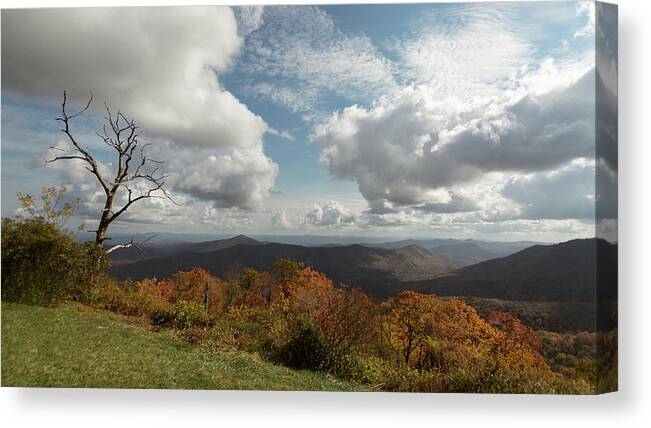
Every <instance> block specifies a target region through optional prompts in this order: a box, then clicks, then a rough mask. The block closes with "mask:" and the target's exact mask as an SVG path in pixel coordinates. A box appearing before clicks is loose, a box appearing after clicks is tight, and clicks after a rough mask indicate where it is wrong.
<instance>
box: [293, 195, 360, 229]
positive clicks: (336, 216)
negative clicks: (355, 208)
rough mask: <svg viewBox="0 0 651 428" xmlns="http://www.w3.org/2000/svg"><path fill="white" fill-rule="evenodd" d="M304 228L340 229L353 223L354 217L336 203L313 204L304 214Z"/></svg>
mask: <svg viewBox="0 0 651 428" xmlns="http://www.w3.org/2000/svg"><path fill="white" fill-rule="evenodd" d="M304 223H305V225H306V226H325V227H342V226H347V225H352V224H354V223H355V216H354V215H352V214H350V212H349V211H348V210H347V209H346V208H345V207H344V206H343V205H342V204H341V203H340V202H338V201H328V202H321V203H318V204H314V205H313V206H312V207H311V208H310V209H309V210H308V211H307V212H306V213H305V219H304Z"/></svg>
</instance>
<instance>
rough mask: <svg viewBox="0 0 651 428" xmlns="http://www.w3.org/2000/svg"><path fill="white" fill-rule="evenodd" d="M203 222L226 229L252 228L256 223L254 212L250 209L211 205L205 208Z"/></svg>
mask: <svg viewBox="0 0 651 428" xmlns="http://www.w3.org/2000/svg"><path fill="white" fill-rule="evenodd" d="M201 223H203V224H207V225H210V226H213V227H216V228H218V229H224V230H241V229H250V228H252V227H253V226H254V225H255V222H254V221H253V218H252V214H251V213H250V212H248V211H242V210H239V209H237V208H230V209H218V208H215V207H210V206H207V207H205V208H204V209H203V214H202V216H201Z"/></svg>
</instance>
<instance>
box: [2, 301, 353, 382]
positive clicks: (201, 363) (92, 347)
mask: <svg viewBox="0 0 651 428" xmlns="http://www.w3.org/2000/svg"><path fill="white" fill-rule="evenodd" d="M2 386H3V387H7V386H21V387H71V388H157V389H249V390H289V391H297V390H327V391H355V390H363V387H361V386H359V385H357V384H354V383H350V382H344V381H341V380H338V379H336V378H334V377H332V376H330V375H326V374H321V373H315V372H310V371H295V370H291V369H288V368H285V367H282V366H277V365H274V364H271V363H269V362H266V361H264V360H262V359H261V358H259V357H258V356H257V355H255V354H249V353H244V352H229V353H216V352H211V353H208V352H201V351H199V350H198V349H196V348H193V347H191V346H190V345H188V344H187V343H185V342H181V341H179V340H177V339H175V338H173V337H172V336H171V335H170V334H168V333H153V332H150V331H148V330H146V329H145V328H144V327H140V326H134V325H129V324H126V323H125V321H124V318H122V317H120V316H117V315H114V314H111V313H107V312H97V311H93V310H92V309H89V308H87V307H84V306H81V305H71V304H68V305H65V306H60V307H57V308H44V307H38V306H27V305H18V304H8V303H3V304H2Z"/></svg>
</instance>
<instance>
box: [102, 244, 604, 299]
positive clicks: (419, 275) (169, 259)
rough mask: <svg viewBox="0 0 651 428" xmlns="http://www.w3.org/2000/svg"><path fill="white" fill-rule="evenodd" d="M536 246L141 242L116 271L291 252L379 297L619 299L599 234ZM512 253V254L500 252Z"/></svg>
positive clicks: (226, 263) (229, 263)
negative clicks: (416, 293) (409, 294)
mask: <svg viewBox="0 0 651 428" xmlns="http://www.w3.org/2000/svg"><path fill="white" fill-rule="evenodd" d="M528 244H530V242H528V241H522V242H510V243H503V242H499V243H495V242H482V241H474V240H465V241H459V240H452V239H439V240H434V239H432V240H403V241H396V242H386V243H377V244H370V243H366V244H364V245H361V244H353V245H340V246H337V245H334V244H333V245H330V246H312V247H310V246H302V245H293V244H282V243H276V242H263V241H259V240H256V239H253V238H250V237H247V236H244V235H239V236H236V237H233V238H229V239H220V240H213V241H206V242H173V243H166V244H162V245H161V244H151V245H147V246H146V247H145V248H144V254H143V253H141V252H140V250H138V249H136V248H129V249H127V250H121V251H116V252H114V253H113V266H112V268H111V270H110V271H111V273H112V274H113V275H114V276H116V277H117V278H120V279H124V278H132V279H142V278H145V277H153V276H156V277H158V278H163V277H168V276H170V275H172V274H174V273H175V272H177V271H179V270H188V269H191V268H192V267H194V266H202V267H204V268H206V269H208V270H209V271H211V272H212V273H213V274H215V275H217V276H223V275H224V274H225V273H226V272H227V271H228V270H230V269H232V268H237V267H244V266H249V267H252V268H255V269H258V270H270V269H271V268H272V266H273V263H274V262H275V261H276V260H278V259H280V258H290V259H293V260H297V261H300V262H303V263H305V264H306V265H310V266H313V267H314V268H315V269H316V270H318V271H320V272H323V273H325V274H326V275H328V276H329V277H330V278H331V279H333V281H335V283H340V282H343V283H346V284H349V285H351V286H354V287H359V288H361V289H363V290H364V291H365V292H367V293H368V294H370V295H372V296H375V297H387V296H391V295H394V294H395V293H397V292H398V291H400V290H403V289H412V290H415V291H420V292H424V293H434V294H438V295H441V296H474V297H481V298H497V299H504V300H512V301H549V302H552V301H557V302H590V301H594V300H595V298H596V296H597V295H599V297H600V298H601V299H606V300H608V299H616V296H617V288H616V284H617V282H616V278H617V277H616V275H617V268H616V267H617V264H616V261H617V245H614V244H610V243H608V242H606V241H604V240H597V239H578V240H572V241H568V242H564V243H561V244H553V245H551V244H550V245H533V246H528V247H526V246H527V245H528ZM521 247H526V248H524V249H521ZM518 248H520V250H519V251H517V249H518ZM514 250H515V251H517V252H514ZM510 252H514V253H510ZM504 253H507V254H508V255H507V256H505V257H500V255H499V254H504ZM597 259H599V266H600V271H599V273H598V274H597V270H596V269H597V265H598V263H597ZM477 261H478V263H473V262H477Z"/></svg>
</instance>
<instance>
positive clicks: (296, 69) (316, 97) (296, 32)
mask: <svg viewBox="0 0 651 428" xmlns="http://www.w3.org/2000/svg"><path fill="white" fill-rule="evenodd" d="M263 21H264V24H263V25H262V26H261V27H260V28H259V29H258V30H257V31H256V32H255V33H253V34H251V35H250V36H249V37H248V38H247V40H246V45H245V46H244V58H243V60H242V61H241V64H242V66H241V67H240V68H239V69H238V70H237V71H238V75H241V76H247V75H253V76H255V75H259V74H262V75H265V76H266V80H267V81H266V82H265V83H262V84H260V83H251V84H249V85H248V86H249V88H248V90H249V92H250V93H253V94H255V95H256V96H258V97H261V98H264V99H268V100H270V101H272V102H274V103H276V104H279V105H283V106H286V107H288V108H290V109H291V110H293V111H295V112H306V113H313V110H315V109H318V108H319V106H320V105H321V103H322V98H328V97H331V96H332V95H336V96H339V97H343V98H347V99H350V100H358V99H359V98H360V97H374V96H376V95H378V94H380V93H384V92H386V91H388V90H390V89H391V88H393V87H396V84H395V82H394V79H393V75H392V63H391V62H390V61H388V60H387V59H386V58H384V57H383V56H382V55H381V54H380V53H379V52H378V50H377V49H376V47H375V46H374V45H373V43H372V42H371V40H370V39H369V38H368V37H366V36H364V35H350V34H345V33H343V32H342V31H340V30H339V29H337V28H336V26H335V23H334V21H333V19H332V18H331V17H330V16H329V15H328V14H327V13H326V12H324V11H323V10H321V9H319V8H317V7H312V6H290V7H285V6H277V7H272V8H266V9H265V11H264V14H263Z"/></svg>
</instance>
